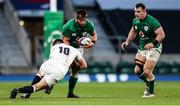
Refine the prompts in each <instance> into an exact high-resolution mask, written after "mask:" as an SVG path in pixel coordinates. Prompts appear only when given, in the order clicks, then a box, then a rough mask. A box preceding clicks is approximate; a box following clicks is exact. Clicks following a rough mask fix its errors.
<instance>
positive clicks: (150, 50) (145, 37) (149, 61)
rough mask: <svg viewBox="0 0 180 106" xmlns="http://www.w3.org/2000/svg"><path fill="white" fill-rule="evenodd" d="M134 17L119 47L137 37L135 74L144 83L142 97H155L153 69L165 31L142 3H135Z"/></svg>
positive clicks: (125, 45) (123, 46)
mask: <svg viewBox="0 0 180 106" xmlns="http://www.w3.org/2000/svg"><path fill="white" fill-rule="evenodd" d="M134 14H135V18H134V20H133V25H132V28H131V29H130V32H129V34H128V37H127V39H126V41H125V42H123V43H122V45H121V47H122V49H124V48H125V47H127V46H128V45H129V44H130V42H131V41H133V40H134V39H135V37H139V48H138V51H137V54H136V56H135V68H134V72H135V74H136V75H137V76H138V77H139V78H140V79H142V80H143V81H144V82H145V83H146V86H147V88H146V90H145V91H144V95H143V96H142V97H155V94H154V81H155V76H154V75H153V69H154V67H155V66H156V63H157V61H158V60H159V57H160V54H161V51H162V41H163V39H164V38H165V33H164V30H163V28H162V26H161V25H160V23H159V21H158V20H157V19H156V18H154V17H153V16H151V15H149V14H147V11H146V6H145V5H144V4H143V3H138V4H136V6H135V8H134Z"/></svg>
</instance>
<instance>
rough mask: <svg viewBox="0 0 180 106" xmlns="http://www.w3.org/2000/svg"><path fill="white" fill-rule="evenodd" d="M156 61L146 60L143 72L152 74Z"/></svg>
mask: <svg viewBox="0 0 180 106" xmlns="http://www.w3.org/2000/svg"><path fill="white" fill-rule="evenodd" d="M156 63H157V62H156V61H154V60H149V59H147V60H146V63H145V64H144V72H145V73H147V74H148V73H152V72H153V69H154V67H155V66H156Z"/></svg>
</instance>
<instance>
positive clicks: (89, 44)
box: [84, 42, 94, 49]
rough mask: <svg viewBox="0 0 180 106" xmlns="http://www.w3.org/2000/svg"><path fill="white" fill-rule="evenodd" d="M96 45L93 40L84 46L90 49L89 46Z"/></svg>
mask: <svg viewBox="0 0 180 106" xmlns="http://www.w3.org/2000/svg"><path fill="white" fill-rule="evenodd" d="M93 46H94V43H93V42H89V43H88V44H85V45H84V48H85V49H88V48H91V47H93Z"/></svg>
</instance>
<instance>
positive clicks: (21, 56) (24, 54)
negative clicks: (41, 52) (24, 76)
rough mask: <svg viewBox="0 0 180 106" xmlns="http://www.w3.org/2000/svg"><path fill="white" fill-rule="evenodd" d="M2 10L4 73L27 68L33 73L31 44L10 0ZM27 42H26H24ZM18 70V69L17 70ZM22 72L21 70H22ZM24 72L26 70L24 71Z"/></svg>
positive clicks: (0, 30)
mask: <svg viewBox="0 0 180 106" xmlns="http://www.w3.org/2000/svg"><path fill="white" fill-rule="evenodd" d="M1 6H2V7H1V10H0V18H1V20H0V24H1V27H0V46H1V49H0V54H1V56H0V60H1V61H0V62H1V63H0V65H1V73H2V74H12V73H11V72H12V71H13V72H14V74H16V73H18V72H20V71H22V70H23V71H24V69H26V70H27V71H29V72H25V73H31V68H30V69H29V66H30V62H31V60H30V49H29V48H28V47H27V46H30V45H29V44H28V43H29V41H28V39H27V37H25V39H24V35H23V34H25V36H26V33H25V32H24V30H23V29H22V27H20V25H19V22H18V21H17V16H16V15H14V13H13V8H12V6H11V4H10V2H9V1H8V0H7V1H4V3H3V4H2V5H1ZM19 41H20V42H19ZM24 43H25V44H24ZM16 70H17V71H16ZM20 73H21V72H20ZM23 73H24V72H23Z"/></svg>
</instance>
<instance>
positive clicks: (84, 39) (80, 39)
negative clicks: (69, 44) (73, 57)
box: [78, 37, 91, 45]
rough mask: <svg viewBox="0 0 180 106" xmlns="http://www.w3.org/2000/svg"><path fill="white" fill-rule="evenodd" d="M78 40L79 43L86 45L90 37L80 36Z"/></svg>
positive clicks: (89, 41)
mask: <svg viewBox="0 0 180 106" xmlns="http://www.w3.org/2000/svg"><path fill="white" fill-rule="evenodd" d="M78 42H79V44H80V45H88V44H90V43H91V39H90V38H89V37H81V38H79V40H78Z"/></svg>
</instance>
